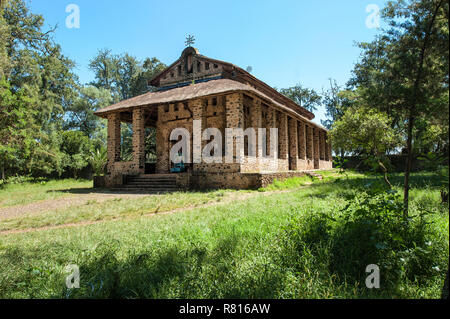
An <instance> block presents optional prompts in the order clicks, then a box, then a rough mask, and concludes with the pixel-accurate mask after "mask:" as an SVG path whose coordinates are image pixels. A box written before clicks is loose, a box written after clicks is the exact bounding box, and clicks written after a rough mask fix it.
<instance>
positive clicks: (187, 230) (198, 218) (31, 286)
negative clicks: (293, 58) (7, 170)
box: [0, 171, 449, 298]
mask: <svg viewBox="0 0 450 319" xmlns="http://www.w3.org/2000/svg"><path fill="white" fill-rule="evenodd" d="M380 179H381V177H379V176H366V175H361V174H356V173H351V174H349V176H348V177H345V176H338V175H337V174H336V172H335V171H334V172H331V173H330V172H327V173H326V174H325V179H324V180H323V181H315V182H314V183H313V184H312V185H311V186H309V187H303V188H298V187H299V186H301V185H304V182H305V181H304V180H297V181H292V180H291V181H288V182H286V183H278V184H277V183H275V186H271V187H270V190H272V191H273V190H276V189H284V190H288V191H286V192H280V193H269V192H264V191H263V192H257V191H252V192H249V193H250V194H252V195H253V196H251V197H248V198H247V199H245V200H235V201H231V202H226V203H224V204H220V205H217V206H210V207H204V208H193V209H190V210H186V211H182V212H177V213H174V214H166V215H164V214H161V215H158V214H156V215H153V216H151V217H147V216H140V215H141V213H142V212H149V211H150V212H151V211H154V210H155V209H156V207H160V209H161V208H162V207H164V209H167V210H169V209H172V208H174V207H182V206H183V205H184V206H186V205H187V206H191V205H195V204H201V203H204V202H210V201H218V199H220V198H222V197H227V196H232V195H233V192H232V191H215V192H205V193H201V192H199V193H176V194H171V195H162V196H160V197H157V196H154V197H149V198H144V199H143V200H138V201H136V200H134V202H133V200H130V201H129V200H128V199H127V200H121V201H114V200H113V201H107V202H104V203H94V202H93V203H89V204H88V205H85V207H83V208H79V210H78V209H77V210H74V211H72V212H71V211H67V212H63V213H62V215H60V217H58V218H54V217H51V215H52V214H51V213H44V214H42V218H43V220H44V222H43V223H40V222H39V218H36V219H34V218H33V219H26V225H27V226H33V227H35V226H40V225H42V224H48V223H50V224H60V223H62V221H66V222H67V221H71V220H72V221H78V222H79V221H83V220H88V221H90V220H93V216H97V218H100V219H102V218H106V219H111V218H112V216H115V217H118V216H119V217H120V218H122V217H130V216H132V217H133V218H132V219H127V220H121V219H120V218H119V219H116V220H110V221H105V222H104V223H99V224H93V225H87V226H82V227H72V228H62V229H54V230H45V231H35V232H28V233H21V234H10V235H0V298H78V297H100V298H114V297H121V298H366V297H372V298H385V297H387V298H439V296H440V289H441V286H442V284H443V279H444V276H445V271H446V270H447V269H444V268H445V267H446V266H445V264H446V263H448V241H449V229H448V227H449V224H448V223H449V218H448V206H447V205H443V204H440V201H439V187H438V185H437V179H436V176H434V175H433V174H431V173H416V174H414V175H413V176H412V189H411V196H412V200H411V212H412V214H416V213H418V212H422V211H424V210H426V211H427V212H428V215H427V218H428V220H427V221H428V222H430V223H431V224H429V225H430V226H429V227H431V228H432V233H433V237H432V239H431V242H432V243H431V244H430V245H436V246H438V247H441V248H442V247H443V248H442V249H441V250H440V251H444V252H443V253H442V254H441V255H439V257H438V258H435V259H433V260H432V261H433V264H430V267H429V268H431V267H434V268H433V269H434V270H433V271H434V273H432V275H430V276H428V277H427V280H421V278H416V279H407V280H405V281H404V282H398V283H396V284H395V286H389V287H386V286H385V287H383V281H382V285H381V288H380V289H372V290H369V289H367V288H365V286H364V282H360V281H355V280H346V279H345V278H343V277H342V276H340V275H339V274H338V273H337V272H335V271H334V269H333V268H332V267H330V264H328V263H327V262H326V258H324V256H326V253H327V252H326V247H325V248H324V249H322V250H319V252H320V253H317V254H315V253H313V251H312V250H308V249H304V250H301V251H299V250H298V249H297V250H294V251H293V250H292V249H291V247H288V245H286V240H285V239H286V234H287V229H288V228H289V227H288V226H289V225H291V224H292V222H293V221H295V220H297V219H298V218H304V217H307V216H315V215H320V214H325V215H328V216H334V215H335V214H336V212H338V211H339V210H340V209H342V208H343V207H345V205H346V203H347V199H348V197H349V196H350V195H352V194H354V193H355V192H356V191H357V190H356V189H358V187H361V186H362V185H366V184H367V183H370V182H373V181H375V180H380ZM392 182H393V183H394V184H395V185H397V186H396V187H397V188H398V189H400V188H399V187H400V185H401V182H402V177H401V176H400V175H394V176H393V177H392ZM277 185H278V186H277ZM286 185H291V186H286ZM17 187H19V186H17ZM42 187H47V186H46V185H43V186H42ZM290 187H291V188H290ZM38 189H39V186H36V190H35V191H33V193H35V194H38V193H40V191H38ZM7 191H8V192H9V191H10V190H7ZM2 192H3V190H1V191H0V198H2V199H3V198H5V197H3V196H4V194H2ZM38 197H39V196H36V198H38ZM231 198H232V197H231ZM128 201H129V202H128ZM164 205H165V206H164ZM164 209H163V210H164ZM105 216H107V217H105ZM35 217H38V216H35ZM52 218H54V219H52ZM49 220H50V221H49ZM305 220H306V219H305ZM0 225H1V227H3V229H5V227H6V229H16V228H21V227H24V226H23V225H25V224H14V223H12V222H11V221H8V222H7V223H6V225H7V226H4V222H3V221H0ZM322 253H323V255H322ZM436 263H437V264H436ZM68 264H76V265H78V266H79V268H80V275H81V280H80V285H81V287H80V289H67V288H66V287H65V277H66V276H67V273H65V267H66V266H67V265H68ZM427 267H428V265H427ZM382 271H383V270H382V269H381V274H383V272H382ZM430 271H432V270H430Z"/></svg>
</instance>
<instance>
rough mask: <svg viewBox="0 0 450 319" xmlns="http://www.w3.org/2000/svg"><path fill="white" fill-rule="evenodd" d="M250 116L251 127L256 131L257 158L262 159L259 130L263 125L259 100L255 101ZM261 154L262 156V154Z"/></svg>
mask: <svg viewBox="0 0 450 319" xmlns="http://www.w3.org/2000/svg"><path fill="white" fill-rule="evenodd" d="M250 116H251V119H250V121H251V127H253V129H254V130H255V136H256V145H255V147H256V156H257V157H258V158H261V157H262V152H259V149H258V128H260V127H261V125H262V124H261V123H262V117H261V101H260V100H258V99H256V98H255V99H253V105H252V109H250ZM260 153H261V154H260Z"/></svg>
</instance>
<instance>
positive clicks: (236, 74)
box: [149, 47, 315, 120]
mask: <svg viewBox="0 0 450 319" xmlns="http://www.w3.org/2000/svg"><path fill="white" fill-rule="evenodd" d="M186 54H193V55H194V56H195V58H196V59H199V60H204V61H207V62H210V63H215V64H220V65H222V66H223V67H224V69H225V70H226V71H227V72H226V73H227V76H224V77H225V78H231V79H233V80H235V81H239V82H242V83H245V84H249V85H251V86H254V87H255V88H256V89H257V90H260V91H261V92H262V93H264V94H266V95H268V96H270V97H272V98H273V99H274V100H276V101H278V102H279V103H282V104H285V105H286V106H288V107H290V108H292V109H293V110H295V111H296V112H297V113H299V114H300V115H302V116H303V117H306V118H307V119H309V120H312V119H313V118H314V117H315V116H314V114H313V113H312V112H310V111H308V110H307V109H305V108H304V107H302V106H300V105H298V104H297V103H295V102H294V101H292V100H291V99H290V98H288V97H286V96H284V95H283V94H281V93H280V92H278V91H277V90H275V89H274V88H272V87H271V86H269V85H267V84H266V83H264V82H263V81H261V80H259V79H258V78H256V77H254V76H253V75H251V74H250V73H249V72H247V71H245V70H244V69H242V68H240V67H238V66H237V65H234V64H232V63H229V62H225V61H221V60H216V59H212V58H209V57H207V56H204V55H201V54H199V52H198V50H197V49H195V48H193V47H188V48H186V49H184V51H183V52H182V54H181V56H180V58H179V59H178V60H176V61H175V62H174V63H172V64H171V65H170V66H168V67H167V68H166V69H165V70H163V71H162V72H160V73H159V74H157V75H156V76H155V77H153V78H152V79H151V80H150V81H149V84H150V85H152V86H155V87H159V86H160V80H161V79H162V78H163V77H164V76H165V75H167V74H168V73H169V72H172V71H173V69H174V67H175V66H176V65H177V64H179V63H180V62H182V60H183V58H184V56H185V55H186Z"/></svg>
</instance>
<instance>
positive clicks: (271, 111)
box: [266, 106, 278, 159]
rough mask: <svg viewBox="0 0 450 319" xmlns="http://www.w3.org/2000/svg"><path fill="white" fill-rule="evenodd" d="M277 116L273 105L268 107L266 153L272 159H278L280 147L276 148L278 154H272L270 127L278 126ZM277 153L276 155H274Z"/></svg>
mask: <svg viewBox="0 0 450 319" xmlns="http://www.w3.org/2000/svg"><path fill="white" fill-rule="evenodd" d="M275 120H276V116H275V110H274V109H273V108H272V107H270V106H269V107H268V108H267V121H266V138H267V139H266V141H267V142H266V147H267V151H266V154H267V156H270V158H271V159H277V158H278V154H277V153H278V149H277V148H275V150H274V151H275V153H276V154H272V153H271V149H270V143H271V142H270V129H271V128H275V127H277V126H276V121H275ZM274 155H275V156H274Z"/></svg>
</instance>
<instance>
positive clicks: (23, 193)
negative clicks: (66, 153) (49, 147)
mask: <svg viewBox="0 0 450 319" xmlns="http://www.w3.org/2000/svg"><path fill="white" fill-rule="evenodd" d="M91 187H92V181H88V180H75V179H64V180H49V181H40V182H25V183H17V184H6V185H4V186H3V187H2V188H0V207H8V206H14V205H24V204H29V203H33V202H36V201H40V200H45V199H57V198H62V197H65V196H69V195H70V193H68V192H64V191H65V190H76V189H85V188H91Z"/></svg>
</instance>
